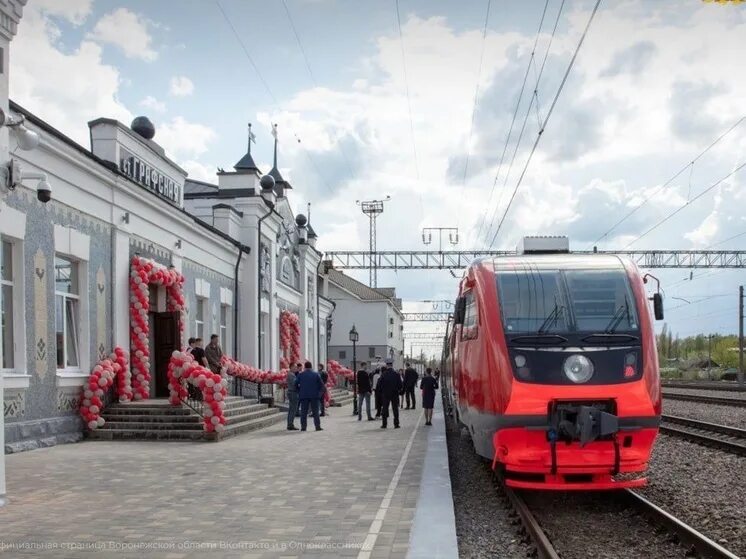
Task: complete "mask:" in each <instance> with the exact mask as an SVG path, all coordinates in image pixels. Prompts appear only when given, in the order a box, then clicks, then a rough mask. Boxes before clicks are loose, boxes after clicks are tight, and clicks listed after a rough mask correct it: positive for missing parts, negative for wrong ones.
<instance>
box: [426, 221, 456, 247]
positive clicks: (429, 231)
mask: <svg viewBox="0 0 746 559" xmlns="http://www.w3.org/2000/svg"><path fill="white" fill-rule="evenodd" d="M433 231H437V232H438V252H443V233H444V232H446V233H448V242H449V243H451V244H452V245H457V244H458V227H424V228H423V229H422V242H423V244H426V245H429V244H430V243H432V242H433Z"/></svg>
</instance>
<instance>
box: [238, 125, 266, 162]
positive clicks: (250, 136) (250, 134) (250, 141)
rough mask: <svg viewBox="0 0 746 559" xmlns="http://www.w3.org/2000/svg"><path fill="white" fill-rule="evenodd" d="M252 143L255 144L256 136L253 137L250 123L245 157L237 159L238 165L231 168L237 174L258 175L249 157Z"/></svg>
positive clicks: (250, 156)
mask: <svg viewBox="0 0 746 559" xmlns="http://www.w3.org/2000/svg"><path fill="white" fill-rule="evenodd" d="M252 142H254V143H256V136H254V133H253V132H252V131H251V123H250V122H249V141H248V144H249V145H248V148H247V150H246V155H244V156H243V157H242V158H241V159H239V160H238V163H236V164H235V165H234V166H233V168H234V169H235V170H236V172H238V173H257V174H259V173H260V171H259V169H258V168H257V166H256V163H255V162H254V158H253V157H252V155H251V143H252Z"/></svg>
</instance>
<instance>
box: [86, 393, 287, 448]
mask: <svg viewBox="0 0 746 559" xmlns="http://www.w3.org/2000/svg"><path fill="white" fill-rule="evenodd" d="M224 413H225V418H226V425H225V431H223V433H220V434H217V433H206V432H205V431H204V427H203V423H202V418H201V417H200V416H199V415H198V414H197V413H196V412H195V411H193V410H192V409H190V408H188V407H185V406H182V407H176V406H172V405H170V404H169V403H168V401H167V400H146V401H142V402H129V403H126V404H112V405H111V406H109V407H108V408H106V409H105V410H104V411H103V413H102V414H101V415H102V417H103V418H104V419H105V420H106V423H105V424H104V426H103V427H102V428H100V429H96V430H95V431H91V432H90V433H89V434H88V438H90V439H98V440H122V439H130V440H161V441H166V440H167V441H173V440H194V441H198V440H211V441H215V440H219V439H224V438H226V437H231V436H234V435H238V434H240V433H246V432H248V431H254V430H256V429H261V428H263V427H267V426H269V425H272V424H274V423H278V422H280V421H283V420H284V419H285V416H284V415H283V414H282V413H281V412H280V410H278V409H277V408H271V407H269V406H268V405H267V404H257V403H256V401H255V400H253V399H251V400H249V399H246V398H243V397H241V396H228V397H227V398H226V399H225V408H224Z"/></svg>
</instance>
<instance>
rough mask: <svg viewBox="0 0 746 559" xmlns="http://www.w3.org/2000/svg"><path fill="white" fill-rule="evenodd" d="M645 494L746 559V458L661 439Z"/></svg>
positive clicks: (657, 445) (682, 441)
mask: <svg viewBox="0 0 746 559" xmlns="http://www.w3.org/2000/svg"><path fill="white" fill-rule="evenodd" d="M640 493H641V494H642V495H644V496H645V497H647V498H648V499H650V500H651V501H653V503H655V504H656V505H658V506H659V507H661V508H663V509H664V510H666V511H667V512H669V513H671V514H673V515H674V516H676V517H677V518H679V519H680V520H682V521H684V522H686V523H687V524H689V525H690V526H691V527H692V528H694V529H696V530H699V531H700V532H702V533H703V534H705V535H706V536H707V537H709V538H711V539H713V540H714V541H716V542H718V543H719V544H720V545H722V546H723V547H725V548H726V549H729V550H730V551H731V552H733V553H735V554H736V555H739V556H741V557H746V498H744V496H745V495H746V458H743V457H740V456H736V455H733V454H728V453H726V452H723V451H720V450H716V449H710V448H706V447H703V446H701V445H697V444H694V443H690V442H688V441H685V440H682V439H678V438H676V437H670V436H667V435H659V436H658V439H657V440H656V443H655V448H654V450H653V457H652V459H651V461H650V469H649V471H648V486H647V487H645V488H643V489H641V490H640Z"/></svg>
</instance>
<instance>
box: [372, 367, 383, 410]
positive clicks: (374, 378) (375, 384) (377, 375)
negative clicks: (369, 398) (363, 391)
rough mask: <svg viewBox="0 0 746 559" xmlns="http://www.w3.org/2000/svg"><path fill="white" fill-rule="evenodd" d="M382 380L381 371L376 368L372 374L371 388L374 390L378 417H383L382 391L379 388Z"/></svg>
mask: <svg viewBox="0 0 746 559" xmlns="http://www.w3.org/2000/svg"><path fill="white" fill-rule="evenodd" d="M379 380H381V369H380V367H379V368H376V369H375V370H374V371H373V372H372V373H371V374H370V387H371V389H372V390H373V399H374V401H375V405H376V417H377V418H378V417H381V391H380V389H379V388H378V381H379Z"/></svg>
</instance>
